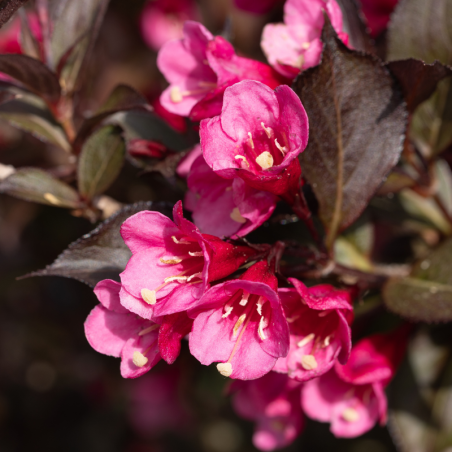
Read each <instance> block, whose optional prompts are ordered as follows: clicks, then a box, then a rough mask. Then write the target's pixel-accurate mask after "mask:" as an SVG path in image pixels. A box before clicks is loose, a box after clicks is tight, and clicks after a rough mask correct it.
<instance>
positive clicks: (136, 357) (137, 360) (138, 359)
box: [132, 350, 149, 367]
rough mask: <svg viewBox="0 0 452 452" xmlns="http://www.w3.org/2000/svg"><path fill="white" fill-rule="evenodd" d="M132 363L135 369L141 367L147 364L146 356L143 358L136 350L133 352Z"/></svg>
mask: <svg viewBox="0 0 452 452" xmlns="http://www.w3.org/2000/svg"><path fill="white" fill-rule="evenodd" d="M132 361H133V363H134V364H135V366H137V367H143V366H145V365H146V364H147V363H148V361H149V360H148V359H147V358H146V356H144V355H143V354H142V353H140V352H139V351H138V350H135V351H134V352H133V357H132Z"/></svg>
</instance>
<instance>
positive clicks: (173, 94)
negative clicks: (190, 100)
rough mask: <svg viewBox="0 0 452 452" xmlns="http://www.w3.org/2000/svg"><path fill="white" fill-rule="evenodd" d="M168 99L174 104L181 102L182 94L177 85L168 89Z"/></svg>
mask: <svg viewBox="0 0 452 452" xmlns="http://www.w3.org/2000/svg"><path fill="white" fill-rule="evenodd" d="M170 99H171V102H173V103H174V104H178V103H180V102H182V100H183V96H182V93H181V91H180V88H179V87H178V86H173V87H172V88H171V89H170Z"/></svg>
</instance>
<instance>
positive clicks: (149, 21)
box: [140, 0, 198, 50]
mask: <svg viewBox="0 0 452 452" xmlns="http://www.w3.org/2000/svg"><path fill="white" fill-rule="evenodd" d="M197 17H198V11H197V10H196V4H195V2H194V1H193V0H153V1H149V2H147V3H146V4H145V6H144V8H143V11H142V13H141V17H140V25H141V34H142V36H143V39H144V41H145V42H146V44H147V45H148V46H149V47H150V48H151V49H153V50H159V49H160V47H162V46H163V44H165V43H167V42H168V41H171V40H172V39H180V38H182V36H183V27H184V22H185V21H186V20H190V19H191V20H196V19H197Z"/></svg>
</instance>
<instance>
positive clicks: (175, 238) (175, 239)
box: [171, 235, 191, 245]
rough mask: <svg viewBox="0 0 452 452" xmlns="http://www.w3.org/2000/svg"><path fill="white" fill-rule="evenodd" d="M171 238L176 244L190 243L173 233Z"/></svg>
mask: <svg viewBox="0 0 452 452" xmlns="http://www.w3.org/2000/svg"><path fill="white" fill-rule="evenodd" d="M171 238H172V239H173V242H174V243H177V244H178V245H191V243H190V242H189V241H187V240H184V239H180V240H179V239H178V238H177V237H176V236H175V235H172V236H171Z"/></svg>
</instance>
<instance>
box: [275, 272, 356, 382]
mask: <svg viewBox="0 0 452 452" xmlns="http://www.w3.org/2000/svg"><path fill="white" fill-rule="evenodd" d="M289 281H290V282H291V283H292V284H293V285H294V286H295V289H280V290H279V296H280V298H281V302H282V304H283V307H284V311H285V314H286V319H287V321H288V323H289V330H290V351H289V354H288V355H287V358H280V359H279V360H278V362H277V363H276V366H275V368H274V370H275V371H277V372H284V373H288V374H289V376H290V377H292V378H296V379H297V380H300V381H306V380H310V379H312V378H315V377H318V376H319V375H322V374H324V373H325V372H327V371H328V370H329V369H331V367H333V365H334V363H335V361H336V359H338V360H339V362H341V363H342V364H345V363H346V362H347V359H348V357H349V355H350V350H351V331H350V326H349V322H351V320H352V318H353V310H352V309H353V308H352V304H351V299H350V294H349V292H347V291H345V290H338V289H335V288H334V287H333V286H330V285H329V284H322V285H318V286H313V287H309V288H308V287H306V286H305V285H304V284H303V283H302V282H300V281H298V280H296V279H294V278H289Z"/></svg>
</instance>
